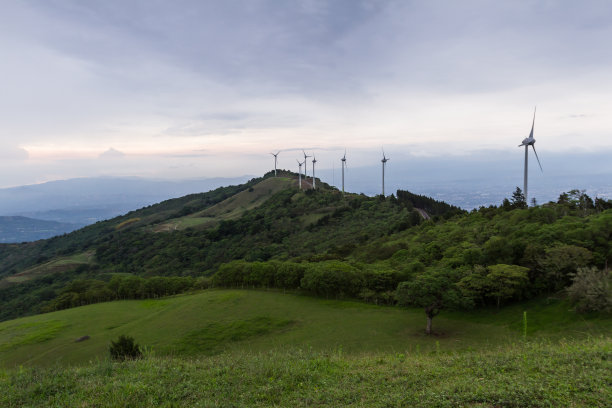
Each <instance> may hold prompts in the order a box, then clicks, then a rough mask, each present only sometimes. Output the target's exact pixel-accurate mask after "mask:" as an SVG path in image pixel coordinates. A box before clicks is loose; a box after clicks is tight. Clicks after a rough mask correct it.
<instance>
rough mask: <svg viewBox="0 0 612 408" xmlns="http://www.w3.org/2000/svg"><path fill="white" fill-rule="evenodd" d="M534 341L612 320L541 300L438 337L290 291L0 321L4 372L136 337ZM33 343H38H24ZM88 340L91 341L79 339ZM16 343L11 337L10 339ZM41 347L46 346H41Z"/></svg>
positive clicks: (405, 317) (607, 330) (358, 342)
mask: <svg viewBox="0 0 612 408" xmlns="http://www.w3.org/2000/svg"><path fill="white" fill-rule="evenodd" d="M524 310H526V311H527V313H528V316H529V327H528V336H527V337H528V339H537V338H541V339H546V340H549V341H553V342H557V341H559V340H560V339H561V338H563V337H565V338H570V337H573V338H577V339H583V338H585V337H597V336H600V335H605V336H609V335H610V334H612V324H611V323H612V317H610V316H609V315H588V316H581V315H577V314H575V313H573V312H572V311H571V310H570V307H569V305H568V304H567V302H565V301H562V300H554V299H542V300H538V301H532V302H531V303H526V304H523V305H516V306H510V307H507V308H503V309H500V310H497V309H496V308H491V309H487V310H484V309H482V310H474V311H471V312H467V313H465V312H463V313H458V312H444V311H443V312H442V313H441V314H440V315H439V316H437V317H436V332H435V333H436V335H435V336H427V335H425V333H424V331H423V326H424V319H423V312H422V310H421V309H403V308H397V307H388V306H376V305H372V304H367V303H363V302H357V301H346V300H332V299H322V298H313V297H309V296H298V295H294V294H283V293H279V292H276V291H253V290H218V289H212V290H210V289H209V290H205V291H202V292H198V293H196V294H191V295H180V296H174V297H166V298H163V299H159V300H152V299H148V300H128V301H115V302H106V303H98V304H94V305H89V306H83V307H76V308H71V309H67V310H61V311H58V312H52V313H46V314H41V315H37V316H30V317H25V318H21V319H18V320H12V321H7V322H2V323H0V336H2V337H1V340H2V342H3V343H4V342H5V341H7V340H8V341H12V343H11V347H10V349H6V350H2V351H0V367H2V366H4V367H14V366H18V365H26V366H30V365H31V366H52V365H55V364H62V365H67V364H83V363H86V362H88V361H90V360H92V359H96V358H101V359H102V358H105V356H107V354H108V345H109V344H110V342H111V341H113V340H116V339H117V337H119V336H120V335H129V336H133V337H134V338H136V339H138V343H139V344H140V345H141V346H143V347H146V348H148V349H152V350H154V353H155V354H156V355H158V356H168V355H171V356H179V357H180V356H183V357H193V356H196V355H210V354H217V353H223V354H233V353H241V352H245V351H249V352H267V351H269V350H271V349H276V350H289V349H294V348H302V349H312V350H314V351H321V352H323V351H326V350H331V349H337V348H339V347H342V349H343V352H344V353H347V354H350V355H354V354H361V353H377V352H391V353H395V352H401V353H405V354H406V353H408V354H412V353H415V352H416V351H417V350H419V351H420V352H429V351H435V350H436V348H437V346H436V344H438V345H439V348H441V349H442V350H445V351H450V350H455V351H461V350H466V349H479V348H489V347H491V346H503V345H505V344H508V343H511V342H516V341H520V340H522V338H523V337H522V335H523V327H522V319H523V311H524ZM26 336H30V338H32V339H34V338H36V341H30V340H27V341H26V340H25V339H26ZM83 336H88V337H89V339H88V340H86V341H81V342H75V341H76V340H77V339H79V338H82V337H83ZM10 339H13V340H10ZM39 340H40V341H39Z"/></svg>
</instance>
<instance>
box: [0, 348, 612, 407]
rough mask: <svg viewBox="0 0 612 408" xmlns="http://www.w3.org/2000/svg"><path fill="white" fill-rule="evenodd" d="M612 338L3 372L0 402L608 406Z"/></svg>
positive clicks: (272, 354)
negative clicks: (457, 349) (427, 350)
mask: <svg viewBox="0 0 612 408" xmlns="http://www.w3.org/2000/svg"><path fill="white" fill-rule="evenodd" d="M611 354H612V341H610V339H609V338H608V339H606V338H598V339H590V340H580V341H569V342H567V341H562V342H559V343H556V344H550V343H546V342H539V341H527V342H519V343H517V344H514V345H506V346H495V347H489V348H481V349H480V350H474V351H465V352H459V353H456V352H449V351H440V352H435V351H434V352H430V353H423V352H419V353H412V354H410V355H406V354H404V353H372V354H366V355H358V356H352V355H346V354H345V353H343V352H342V351H340V350H336V351H335V352H331V353H322V352H317V351H311V350H308V349H306V350H304V349H295V350H293V351H291V352H285V351H274V352H267V353H234V354H223V355H219V356H212V357H203V358H198V359H186V358H160V357H154V356H148V357H145V358H144V359H141V360H136V361H127V362H124V363H113V362H111V361H109V360H100V361H96V362H92V363H90V364H88V365H86V366H82V367H69V368H66V367H51V368H43V369H40V368H25V369H24V368H20V369H13V370H9V371H6V370H4V371H2V370H0V389H2V390H3V392H2V393H0V405H1V406H3V407H24V406H37V407H39V406H45V407H46V406H48V407H58V406H66V407H67V406H71V407H76V406H78V407H145V406H148V407H153V406H163V407H243V406H249V407H270V406H278V407H609V406H610V403H611V402H612V387H611V385H612V384H611V376H610V373H611V372H612V362H611V360H610V355H611Z"/></svg>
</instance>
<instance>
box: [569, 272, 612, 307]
mask: <svg viewBox="0 0 612 408" xmlns="http://www.w3.org/2000/svg"><path fill="white" fill-rule="evenodd" d="M611 280H612V275H611V274H610V273H609V272H608V271H605V270H603V271H602V270H599V269H597V268H594V267H591V268H578V271H577V272H576V274H575V275H574V282H573V283H572V285H571V286H570V287H569V288H567V293H568V295H569V297H570V299H571V300H572V301H573V302H574V303H575V304H576V310H578V311H579V312H590V311H598V312H610V311H612V285H610V281H611Z"/></svg>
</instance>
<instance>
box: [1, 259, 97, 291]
mask: <svg viewBox="0 0 612 408" xmlns="http://www.w3.org/2000/svg"><path fill="white" fill-rule="evenodd" d="M94 256H95V253H94V251H87V252H82V253H79V254H75V255H71V256H64V257H59V258H55V259H54V260H52V261H49V262H46V263H44V264H41V265H37V266H34V267H32V268H28V269H26V270H24V271H21V272H19V273H17V274H15V275H12V276H7V277H5V278H4V279H1V280H0V287H1V286H2V285H3V284H7V283H20V282H25V281H28V280H31V279H34V278H36V277H39V276H43V275H46V274H50V273H54V272H63V271H67V270H70V269H74V268H76V267H77V266H79V265H85V264H90V263H92V262H94Z"/></svg>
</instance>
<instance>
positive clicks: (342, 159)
mask: <svg viewBox="0 0 612 408" xmlns="http://www.w3.org/2000/svg"><path fill="white" fill-rule="evenodd" d="M340 161H341V162H342V194H344V168H345V167H346V149H344V156H342V158H341V159H340Z"/></svg>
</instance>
